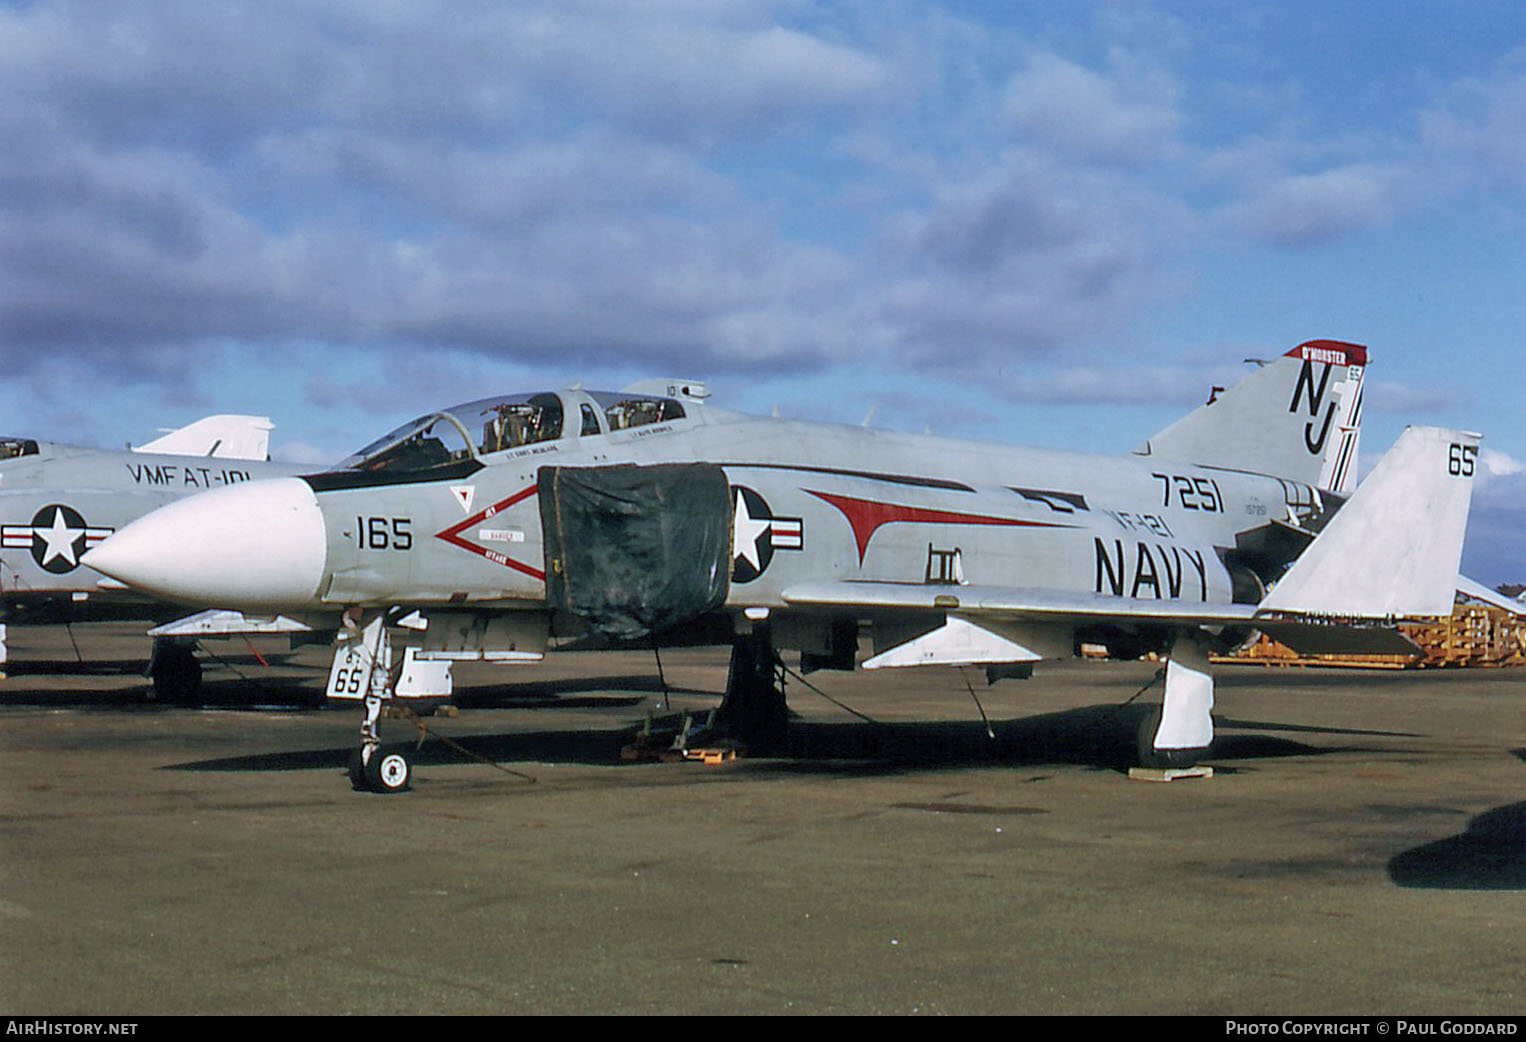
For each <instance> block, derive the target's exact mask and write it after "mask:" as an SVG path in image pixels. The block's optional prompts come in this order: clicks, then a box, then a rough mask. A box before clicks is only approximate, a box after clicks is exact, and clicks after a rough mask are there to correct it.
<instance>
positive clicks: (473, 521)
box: [435, 485, 546, 582]
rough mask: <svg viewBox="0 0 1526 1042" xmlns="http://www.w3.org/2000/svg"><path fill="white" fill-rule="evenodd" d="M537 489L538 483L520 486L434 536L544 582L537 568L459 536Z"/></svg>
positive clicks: (544, 575) (522, 500)
mask: <svg viewBox="0 0 1526 1042" xmlns="http://www.w3.org/2000/svg"><path fill="white" fill-rule="evenodd" d="M539 491H540V486H539V485H531V486H529V487H528V488H522V489H520V490H519V491H518V492H516V493H514V494H513V495H512V496H510V497H509V498H508V499H502V500H499V501H498V502H497V503H494V504H493V505H492V506H490V507H488V508H487V509H486V510H480V511H478V512H477V513H475V514H473V515H472V516H471V517H469V518H467V519H466V520H465V521H462V522H461V523H460V524H458V525H451V526H450V527H449V528H447V529H445V530H444V531H443V532H436V533H435V538H436V539H443V540H445V541H446V542H447V543H450V544H451V545H452V546H459V547H460V548H461V549H463V550H469V551H471V552H472V553H474V554H476V555H478V556H479V557H485V558H487V559H488V560H489V561H492V562H493V563H494V564H501V565H503V566H504V567H505V568H512V569H514V570H515V571H516V572H523V573H524V574H526V575H528V576H529V577H530V578H532V579H538V580H540V581H541V582H545V581H546V573H545V572H543V571H541V570H540V569H539V568H531V567H530V566H529V565H527V564H524V563H522V562H520V561H516V560H514V558H512V557H510V556H509V555H508V554H504V553H500V552H498V551H497V550H489V549H488V548H487V547H485V546H478V545H477V544H476V543H472V542H468V541H467V540H465V539H463V538H461V533H462V532H464V531H466V530H467V529H468V528H470V527H472V526H473V525H477V524H481V523H482V522H483V521H486V520H487V519H488V518H490V517H492V516H493V515H494V514H497V513H499V512H500V511H504V510H507V509H509V507H511V506H514V505H515V504H516V503H522V502H524V501H525V500H527V499H529V498H530V497H531V496H533V495H535V494H536V493H537V492H539Z"/></svg>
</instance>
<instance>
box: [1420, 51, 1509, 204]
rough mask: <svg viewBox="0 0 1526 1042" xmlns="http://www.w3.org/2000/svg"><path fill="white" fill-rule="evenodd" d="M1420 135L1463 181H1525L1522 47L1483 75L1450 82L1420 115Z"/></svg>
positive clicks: (1448, 172) (1444, 172)
mask: <svg viewBox="0 0 1526 1042" xmlns="http://www.w3.org/2000/svg"><path fill="white" fill-rule="evenodd" d="M1419 129H1420V137H1421V140H1422V142H1423V143H1424V145H1425V147H1426V149H1427V150H1428V152H1429V153H1430V154H1431V156H1432V157H1433V158H1434V161H1435V162H1436V163H1437V164H1438V166H1439V167H1440V168H1441V169H1440V171H1439V172H1438V177H1450V178H1452V179H1453V180H1459V179H1460V180H1462V181H1463V183H1466V182H1468V181H1472V180H1481V181H1483V182H1485V183H1494V184H1504V185H1510V186H1520V185H1521V184H1522V183H1523V181H1526V48H1517V49H1516V50H1514V51H1512V52H1511V53H1509V54H1508V55H1506V56H1505V57H1504V58H1503V59H1501V61H1500V62H1499V63H1498V64H1497V65H1496V66H1495V67H1494V68H1493V69H1491V70H1489V71H1488V72H1487V73H1485V74H1483V75H1474V76H1467V77H1463V78H1462V79H1459V80H1458V81H1456V82H1455V83H1453V84H1451V85H1449V86H1448V87H1447V88H1446V89H1445V90H1444V91H1442V92H1441V93H1440V95H1439V96H1438V97H1437V98H1436V99H1435V101H1434V102H1432V103H1431V104H1430V105H1428V106H1427V107H1426V108H1425V109H1424V110H1423V111H1422V112H1421V113H1420V116H1419Z"/></svg>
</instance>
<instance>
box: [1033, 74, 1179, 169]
mask: <svg viewBox="0 0 1526 1042" xmlns="http://www.w3.org/2000/svg"><path fill="white" fill-rule="evenodd" d="M1112 58H1113V61H1112V65H1113V68H1112V69H1111V72H1110V74H1107V75H1104V74H1102V73H1098V72H1095V71H1093V70H1091V69H1088V68H1085V67H1084V66H1081V65H1078V64H1076V63H1074V62H1071V61H1067V60H1065V59H1064V58H1061V57H1059V56H1058V55H1054V54H1045V53H1039V54H1035V55H1033V56H1032V57H1031V58H1030V59H1029V61H1028V64H1027V66H1026V67H1025V68H1023V69H1022V70H1020V71H1019V72H1018V73H1017V74H1016V75H1014V76H1013V77H1012V79H1011V80H1010V82H1008V84H1007V90H1006V97H1005V104H1004V110H1005V115H1006V117H1007V119H1008V120H1009V121H1010V122H1011V124H1012V125H1013V126H1014V127H1016V128H1017V129H1018V130H1019V131H1021V132H1023V133H1025V134H1027V135H1031V136H1032V137H1033V138H1034V139H1036V140H1038V141H1040V142H1042V143H1044V144H1046V145H1047V146H1049V147H1051V148H1053V149H1055V150H1056V151H1058V152H1060V153H1062V154H1066V155H1070V156H1074V157H1078V158H1081V159H1086V160H1106V161H1111V162H1125V163H1129V164H1135V163H1139V162H1142V161H1146V160H1149V159H1154V158H1159V157H1162V156H1164V155H1168V154H1170V153H1171V152H1172V151H1174V149H1175V145H1176V138H1177V135H1178V134H1179V132H1180V131H1181V129H1182V127H1183V125H1184V123H1185V120H1184V117H1183V115H1182V113H1181V111H1180V110H1179V108H1178V101H1179V97H1180V90H1179V88H1178V87H1177V85H1176V84H1175V82H1174V81H1172V80H1171V78H1170V77H1169V76H1167V75H1166V74H1165V73H1163V72H1161V71H1160V70H1158V69H1154V68H1150V67H1147V66H1144V65H1142V64H1140V63H1138V62H1134V61H1132V60H1130V59H1129V58H1128V57H1127V56H1126V55H1125V54H1124V53H1123V52H1121V51H1118V50H1114V52H1113V54H1112Z"/></svg>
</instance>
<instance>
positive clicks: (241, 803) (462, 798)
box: [0, 626, 1526, 1017]
mask: <svg viewBox="0 0 1526 1042" xmlns="http://www.w3.org/2000/svg"><path fill="white" fill-rule="evenodd" d="M10 636H11V642H10V643H11V648H10V651H11V655H10V657H11V662H10V664H9V666H8V670H9V677H8V678H7V679H6V680H4V681H0V767H3V777H4V782H3V785H0V1014H8V1015H25V1016H40V1015H47V1014H53V1015H87V1014H94V1015H104V1016H116V1017H121V1016H131V1015H151V1014H190V1013H204V1014H261V1013H323V1014H332V1013H355V1014H394V1013H414V1014H430V1013H457V1014H513V1013H585V1014H586V1013H592V1014H633V1013H634V1014H645V1013H667V1014H686V1015H697V1014H698V1015H703V1014H747V1013H797V1014H854V1013H879V1014H913V1013H921V1014H975V1013H1052V1014H1054V1013H1057V1014H1213V1015H1226V1016H1227V1015H1255V1014H1264V1015H1325V1014H1349V1015H1370V1016H1399V1015H1426V1014H1430V1015H1507V1016H1521V1015H1523V1014H1526V960H1523V956H1526V929H1523V927H1526V712H1523V708H1526V707H1523V704H1522V699H1521V695H1522V692H1523V690H1526V688H1523V682H1526V672H1522V671H1509V670H1477V671H1455V672H1441V671H1436V672H1397V671H1376V672H1372V671H1353V670H1328V669H1325V670H1313V669H1287V668H1283V669H1266V668H1264V667H1259V666H1226V667H1222V668H1220V669H1219V670H1218V678H1219V680H1218V702H1217V706H1216V709H1215V717H1216V724H1217V728H1218V736H1219V740H1218V743H1217V745H1216V747H1215V750H1214V754H1213V755H1212V756H1211V757H1210V758H1209V759H1208V761H1207V762H1209V763H1210V764H1212V765H1213V766H1214V767H1215V768H1216V773H1215V775H1214V777H1213V778H1211V779H1203V780H1192V781H1177V782H1172V783H1169V784H1159V783H1149V782H1141V781H1134V780H1130V779H1129V778H1128V776H1127V775H1126V773H1125V772H1124V770H1123V767H1124V765H1125V764H1126V762H1127V756H1128V752H1129V750H1130V749H1131V747H1132V744H1133V740H1134V739H1133V732H1134V725H1135V722H1136V721H1137V719H1138V716H1139V714H1140V713H1141V712H1143V708H1142V706H1143V703H1144V702H1146V701H1158V688H1157V689H1155V690H1152V691H1150V692H1147V693H1146V695H1145V696H1144V697H1143V698H1142V699H1140V700H1139V701H1136V702H1133V703H1129V699H1130V698H1131V696H1133V695H1135V693H1136V692H1138V691H1139V689H1140V688H1141V687H1144V686H1145V685H1146V684H1147V683H1148V682H1149V681H1150V680H1151V677H1152V676H1153V674H1154V672H1155V669H1156V667H1155V666H1154V665H1152V664H1150V663H1144V662H1141V663H1091V662H1079V661H1078V662H1072V663H1061V664H1056V665H1053V666H1050V667H1048V668H1041V669H1040V671H1039V673H1038V675H1037V676H1036V677H1035V679H1033V680H1028V681H1004V682H1002V683H1000V684H997V685H995V686H993V687H986V686H985V684H984V677H983V675H980V674H978V673H977V672H976V671H970V672H969V673H968V674H966V673H964V672H961V671H959V670H954V669H934V670H908V671H884V672H883V673H879V674H864V673H858V674H851V675H850V674H842V673H827V672H822V673H814V674H812V675H811V676H810V677H808V678H806V680H807V681H809V683H810V684H811V685H813V686H814V687H815V688H817V689H819V691H820V692H821V693H820V694H818V693H816V692H815V691H812V690H811V689H810V688H808V687H807V686H806V685H805V684H804V683H802V682H801V681H800V680H798V679H795V678H791V680H790V684H789V697H790V706H791V709H792V711H793V712H794V713H795V714H796V716H797V719H796V721H795V723H794V726H793V729H792V747H791V755H789V756H787V757H780V758H771V759H749V758H744V759H741V760H738V761H736V762H734V763H730V764H724V765H721V766H703V765H698V764H686V763H622V762H620V760H619V749H620V747H621V745H622V744H624V743H625V742H627V741H628V740H629V739H630V736H631V735H632V734H633V732H634V731H635V730H636V729H638V728H639V727H640V726H641V725H642V723H643V721H645V720H646V719H647V718H648V716H649V715H652V714H660V713H662V712H664V702H665V701H666V703H667V709H670V710H680V709H690V710H694V711H702V710H707V709H709V708H712V707H714V706H715V705H716V704H717V702H718V701H719V695H720V692H721V690H722V689H723V687H724V685H725V678H726V658H725V653H724V651H723V650H720V649H713V650H708V649H707V650H699V651H689V652H667V653H664V654H663V656H662V660H661V671H660V673H659V669H658V664H657V662H656V660H655V659H654V658H653V656H652V655H650V654H613V653H607V654H602V655H589V654H565V655H561V656H553V657H552V658H551V659H549V660H548V662H547V663H545V664H543V665H539V666H530V667H481V666H471V667H464V668H458V671H457V694H458V699H457V701H458V703H459V704H460V705H461V706H462V711H461V713H460V715H459V716H457V717H454V718H445V717H435V718H432V719H430V720H429V721H428V726H429V727H430V728H431V730H432V731H434V732H437V733H438V734H439V735H442V736H445V737H449V738H451V739H453V740H455V741H457V742H459V743H461V745H462V746H464V747H465V748H466V749H467V750H470V751H471V752H472V753H474V754H475V755H478V756H484V757H487V758H489V759H492V760H494V761H497V762H498V763H500V764H501V765H502V766H504V767H507V768H511V769H512V771H514V772H518V773H507V772H505V771H502V770H499V769H496V768H495V767H493V766H491V765H489V764H486V763H483V762H480V761H479V760H476V759H473V758H472V757H470V756H468V755H465V754H464V753H462V752H459V751H457V750H456V749H455V748H453V747H451V746H448V745H446V744H445V743H443V742H442V741H439V740H435V739H431V740H429V741H427V742H426V743H425V745H424V746H423V747H422V749H421V750H420V751H419V753H418V755H417V761H416V773H415V780H414V786H413V790H412V791H411V792H408V793H404V794H401V795H397V796H377V795H373V794H365V793H357V792H353V791H351V788H350V785H349V783H348V781H347V780H346V778H345V775H344V763H345V760H346V758H347V756H348V754H349V751H350V749H351V748H352V746H353V745H354V744H355V741H356V730H357V727H358V724H359V712H358V710H357V709H355V708H354V707H349V706H342V707H329V708H325V707H322V706H321V705H320V704H319V703H321V688H322V684H323V679H324V676H325V674H326V661H327V652H326V651H325V650H324V649H321V648H311V649H304V650H302V651H300V652H298V653H295V654H292V653H289V652H284V651H281V650H280V649H279V646H278V645H274V644H262V645H261V646H260V650H262V651H263V652H265V657H266V660H267V662H268V663H269V664H268V665H262V664H260V663H259V662H258V661H256V660H255V658H254V657H253V656H252V655H250V654H249V649H248V648H246V647H245V646H244V645H243V644H242V643H241V642H225V643H221V644H218V643H214V644H211V645H209V646H208V647H209V649H210V650H211V651H212V652H214V653H216V654H217V655H219V656H222V657H223V664H216V665H213V666H212V668H209V671H208V674H207V680H206V683H205V684H204V686H203V701H204V703H205V704H204V705H202V706H198V707H177V706H164V705H159V704H156V703H155V702H153V701H152V700H151V699H150V698H149V696H148V686H147V684H146V682H145V681H143V679H142V678H141V676H139V675H136V674H135V673H134V672H133V670H136V669H141V666H142V663H141V659H142V658H143V657H144V656H145V655H146V652H147V642H146V640H145V639H144V638H142V637H141V636H138V635H135V631H134V629H133V627H130V626H76V627H74V629H73V633H72V639H71V634H70V633H69V632H67V631H64V630H62V629H20V628H17V627H12V628H11V630H10ZM76 645H77V647H78V653H76ZM230 653H233V654H232V655H230ZM235 656H236V657H235ZM967 680H968V683H967ZM971 685H973V687H972V686H971ZM664 687H666V688H667V691H666V693H664ZM972 693H973V694H974V695H976V696H978V698H979V705H977V703H976V701H975V699H974V698H972ZM833 699H835V700H836V702H835V703H834V701H832V700H833ZM837 703H841V706H845V707H848V708H850V709H851V710H853V711H856V712H857V713H859V714H863V715H864V716H867V717H869V718H872V722H869V721H866V720H864V719H862V718H860V717H858V716H854V715H852V714H851V713H850V712H848V711H846V710H845V709H844V708H841V707H840V706H839V704H837ZM982 710H983V711H984V714H985V716H986V717H988V718H989V721H990V729H991V734H993V735H994V737H991V736H989V735H988V732H987V729H986V725H985V724H984V723H983V722H982V715H981V714H982ZM412 733H413V729H412V728H411V727H410V726H409V725H407V724H406V723H403V722H391V721H389V722H387V723H386V724H384V734H385V735H386V736H387V737H388V738H389V739H397V740H401V739H404V738H407V737H410V736H411V735H412Z"/></svg>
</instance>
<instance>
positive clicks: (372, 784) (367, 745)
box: [348, 695, 413, 795]
mask: <svg viewBox="0 0 1526 1042" xmlns="http://www.w3.org/2000/svg"><path fill="white" fill-rule="evenodd" d="M381 707H382V699H381V698H380V697H379V696H376V695H368V696H367V697H366V719H365V722H364V723H362V724H361V725H360V748H358V749H356V750H355V751H354V752H352V753H351V754H350V763H349V768H348V773H349V776H350V786H351V788H353V789H355V791H357V792H378V793H381V794H383V795H390V794H392V793H395V792H406V791H407V790H408V788H409V784H410V783H411V782H412V780H413V762H412V761H411V760H409V758H408V750H407V747H406V746H401V745H394V746H384V745H382V743H381Z"/></svg>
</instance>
